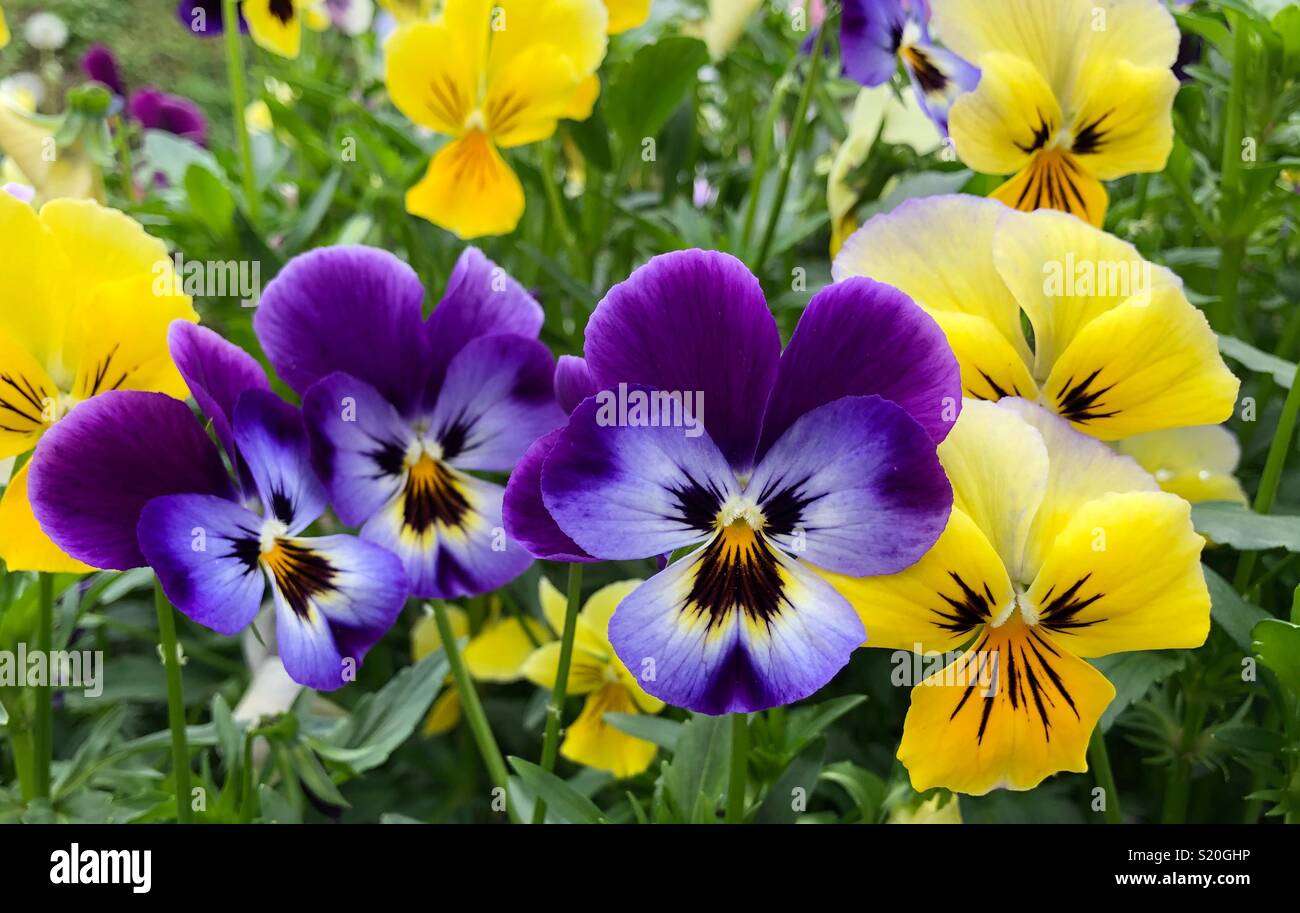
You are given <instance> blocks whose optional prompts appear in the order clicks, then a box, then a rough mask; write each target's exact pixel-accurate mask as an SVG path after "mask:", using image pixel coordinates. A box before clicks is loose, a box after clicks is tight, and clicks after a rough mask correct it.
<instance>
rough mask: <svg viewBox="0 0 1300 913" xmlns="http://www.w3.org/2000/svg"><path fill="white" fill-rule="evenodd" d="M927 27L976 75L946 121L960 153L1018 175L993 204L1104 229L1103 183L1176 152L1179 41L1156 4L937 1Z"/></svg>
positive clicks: (1124, 0)
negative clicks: (1058, 214) (1061, 215)
mask: <svg viewBox="0 0 1300 913" xmlns="http://www.w3.org/2000/svg"><path fill="white" fill-rule="evenodd" d="M932 9H933V18H932V19H931V23H930V24H931V28H932V30H933V31H934V33H935V35H936V36H937V37H938V38H939V39H940V40H941V41H942V42H943V44H944V45H945V46H946V47H947V48H949V49H950V50H952V51H953V52H955V53H957V54H959V55H961V56H962V57H964V58H966V59H967V60H969V61H970V62H971V63H973V64H975V65H976V66H977V67H979V69H980V71H981V76H980V81H979V85H978V86H977V87H976V89H975V90H974V91H972V92H968V93H966V94H964V95H962V96H961V97H960V98H958V99H957V101H956V102H955V103H954V104H953V106H952V110H951V112H950V113H949V122H948V126H949V132H950V134H951V136H952V140H953V143H954V145H955V147H956V151H957V154H958V156H960V157H961V159H962V161H964V162H965V163H966V164H967V165H969V166H970V167H972V168H974V169H975V170H976V171H981V172H984V173H985V174H1010V175H1014V176H1013V177H1012V178H1011V179H1010V180H1009V181H1007V182H1006V183H1005V184H1003V185H1002V186H1001V187H1000V188H998V190H997V191H995V192H994V194H993V195H994V196H995V197H997V198H998V199H1000V200H1002V201H1003V202H1004V203H1007V204H1008V205H1010V206H1014V207H1016V208H1017V209H1022V210H1025V211H1032V210H1034V209H1039V208H1049V209H1061V210H1065V211H1066V212H1071V213H1074V214H1075V215H1077V216H1079V217H1080V218H1082V219H1084V220H1085V221H1087V222H1090V223H1092V224H1093V225H1096V226H1099V227H1100V225H1101V224H1102V221H1103V220H1104V219H1105V216H1106V206H1107V195H1106V188H1105V187H1103V186H1102V183H1101V182H1102V181H1113V180H1115V179H1116V178H1120V177H1123V176H1124V175H1126V174H1134V173H1137V172H1151V171H1161V170H1163V169H1164V167H1165V162H1166V161H1167V160H1168V158H1169V152H1170V150H1171V149H1172V148H1173V135H1174V130H1173V120H1172V116H1171V111H1172V108H1173V102H1174V95H1175V94H1176V93H1177V92H1178V80H1177V78H1176V77H1175V76H1174V74H1173V70H1172V67H1173V65H1174V61H1175V59H1176V58H1177V56H1178V41H1179V33H1178V26H1177V24H1176V23H1175V22H1174V18H1173V16H1172V15H1170V13H1169V10H1168V9H1167V8H1166V6H1165V3H1164V2H1162V0H933V3H932Z"/></svg>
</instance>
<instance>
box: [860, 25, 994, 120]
mask: <svg viewBox="0 0 1300 913" xmlns="http://www.w3.org/2000/svg"><path fill="white" fill-rule="evenodd" d="M929 23H930V4H929V2H928V0H845V2H844V11H843V13H842V18H841V20H840V47H841V54H842V56H843V60H844V72H845V74H846V75H847V76H848V77H849V78H850V79H853V80H854V81H855V82H858V83H861V84H862V85H864V86H879V85H883V84H885V83H887V82H889V80H890V79H892V78H893V76H894V73H895V72H897V70H898V65H899V63H900V62H901V63H902V64H903V68H904V69H905V70H906V71H907V75H908V79H909V80H910V81H911V83H912V88H913V90H914V91H915V92H916V97H917V100H918V101H919V102H920V104H921V107H922V109H923V110H924V111H925V112H926V114H927V115H929V117H930V119H931V120H932V121H934V123H935V125H936V126H937V127H938V128H939V130H940V131H941V132H942V133H943V134H944V135H945V136H947V134H948V110H949V108H951V107H952V103H953V102H954V101H956V100H957V96H958V95H960V94H961V93H963V92H969V91H971V90H972V89H974V88H975V87H976V85H978V84H979V76H980V73H979V70H978V69H977V68H976V67H974V66H972V65H971V64H970V63H968V62H967V61H965V60H964V59H962V58H961V57H958V56H957V55H956V54H953V53H952V52H951V51H948V50H945V49H944V48H941V47H939V46H937V45H935V44H934V42H932V41H931V40H930V31H929Z"/></svg>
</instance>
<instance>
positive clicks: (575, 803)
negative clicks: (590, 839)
mask: <svg viewBox="0 0 1300 913" xmlns="http://www.w3.org/2000/svg"><path fill="white" fill-rule="evenodd" d="M509 761H510V766H511V767H513V768H514V769H515V773H517V774H519V779H520V780H522V781H523V782H524V785H525V786H527V787H528V788H529V789H530V790H532V791H533V794H534V795H536V796H537V798H539V799H542V800H544V801H545V802H546V810H547V814H548V817H549V815H550V814H554V815H555V816H556V817H557V818H559V820H560V821H562V822H564V823H565V824H604V823H606V822H605V813H604V812H602V811H601V810H600V808H599V806H597V805H596V803H595V802H592V801H591V800H590V799H588V798H587V797H586V796H584V795H583V794H582V793H580V792H578V791H577V790H576V789H574V788H573V787H572V786H570V785H569V784H568V783H565V782H564V781H563V780H561V779H560V778H559V777H557V776H556V775H555V774H553V773H549V772H547V771H545V770H543V769H542V768H540V767H538V766H537V765H536V764H534V763H532V762H531V761H525V760H524V759H523V758H515V757H511V758H509Z"/></svg>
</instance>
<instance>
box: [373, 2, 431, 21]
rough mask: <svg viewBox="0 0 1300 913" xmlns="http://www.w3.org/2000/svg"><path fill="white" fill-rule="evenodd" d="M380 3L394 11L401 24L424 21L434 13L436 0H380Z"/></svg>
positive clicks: (389, 10)
mask: <svg viewBox="0 0 1300 913" xmlns="http://www.w3.org/2000/svg"><path fill="white" fill-rule="evenodd" d="M379 5H380V6H382V7H383V8H384V9H386V10H388V12H390V13H392V15H393V18H394V19H396V20H397V21H398V23H399V24H403V25H404V24H406V23H407V22H423V21H424V20H426V19H428V18H429V17H430V16H432V15H433V8H434V7H435V6H436V5H437V3H436V2H435V0H379Z"/></svg>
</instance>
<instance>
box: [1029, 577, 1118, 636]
mask: <svg viewBox="0 0 1300 913" xmlns="http://www.w3.org/2000/svg"><path fill="white" fill-rule="evenodd" d="M1091 577H1092V574H1091V573H1088V574H1084V575H1083V576H1082V577H1080V578H1079V579H1078V580H1076V581H1075V582H1074V584H1073V585H1072V586H1070V587H1069V588H1068V589H1066V590H1065V591H1064V592H1062V593H1061V594H1060V595H1059V596H1056V597H1055V598H1053V597H1052V593H1053V592H1054V591H1055V587H1054V586H1053V587H1051V588H1049V589H1048V591H1047V593H1046V594H1045V595H1044V597H1043V600H1044V602H1045V603H1046V604H1045V605H1044V606H1043V609H1042V610H1041V611H1040V612H1039V616H1038V617H1039V622H1040V623H1041V624H1042V626H1043V627H1045V628H1047V629H1048V630H1049V631H1060V632H1065V633H1069V632H1070V631H1072V630H1074V629H1076V628H1089V627H1092V626H1093V625H1095V624H1097V623H1098V622H1100V621H1105V619H1104V618H1094V619H1092V620H1091V621H1079V620H1078V619H1077V617H1076V616H1078V614H1079V613H1080V612H1082V611H1083V610H1084V609H1086V608H1088V606H1090V605H1092V604H1093V603H1095V602H1097V600H1099V599H1101V598H1102V596H1104V595H1105V594H1104V593H1094V594H1093V595H1091V596H1088V597H1083V598H1081V597H1080V596H1079V590H1080V589H1081V588H1082V587H1083V585H1084V584H1085V583H1087V582H1088V579H1089V578H1091ZM1048 600H1050V601H1048Z"/></svg>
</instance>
